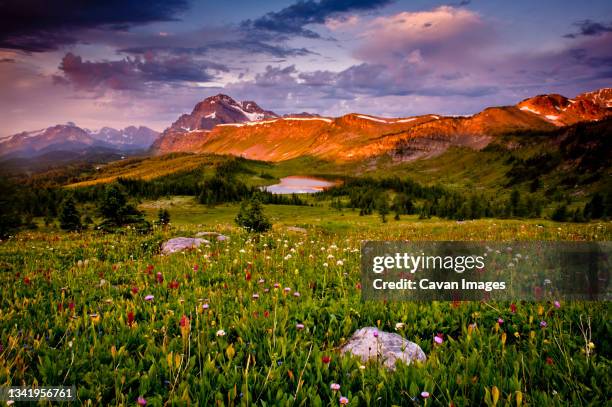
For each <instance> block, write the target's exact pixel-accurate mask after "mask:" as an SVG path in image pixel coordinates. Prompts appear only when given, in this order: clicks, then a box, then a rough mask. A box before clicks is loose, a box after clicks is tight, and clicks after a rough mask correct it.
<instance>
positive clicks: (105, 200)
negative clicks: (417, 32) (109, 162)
mask: <svg viewBox="0 0 612 407" xmlns="http://www.w3.org/2000/svg"><path fill="white" fill-rule="evenodd" d="M98 211H99V212H100V215H101V216H102V223H101V224H100V228H101V229H103V230H106V231H113V230H114V229H115V228H118V227H121V226H126V225H133V226H135V227H136V228H137V229H138V230H140V231H142V232H145V231H147V230H149V228H150V225H149V222H147V221H146V220H145V219H144V214H143V213H142V212H141V211H139V210H138V209H136V207H135V206H134V205H132V204H130V203H129V202H128V201H127V196H126V194H125V192H124V190H123V188H122V187H120V186H119V185H116V184H110V185H108V186H107V187H106V189H105V190H104V193H103V195H102V198H101V199H100V201H99V203H98Z"/></svg>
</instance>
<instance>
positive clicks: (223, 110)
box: [152, 88, 612, 162]
mask: <svg viewBox="0 0 612 407" xmlns="http://www.w3.org/2000/svg"><path fill="white" fill-rule="evenodd" d="M611 115H612V89H610V88H604V89H600V90H598V91H595V92H588V93H584V94H581V95H578V96H576V97H574V98H573V99H570V98H567V97H564V96H562V95H558V94H548V95H538V96H535V97H531V98H528V99H525V100H523V101H521V102H519V103H518V104H516V105H514V106H501V107H490V108H486V109H484V110H483V111H482V112H479V113H477V114H474V115H470V116H442V115H436V114H429V115H421V116H411V117H399V118H387V117H378V116H372V115H368V114H358V113H351V114H347V115H344V116H341V117H321V116H317V115H312V114H307V113H306V114H299V115H289V116H283V117H281V116H279V115H277V114H275V113H273V112H271V111H267V110H264V109H262V108H261V107H259V106H258V105H257V104H256V103H255V102H237V101H235V100H234V99H232V98H231V97H229V96H227V95H221V94H220V95H216V96H213V97H209V98H207V99H204V100H203V101H201V102H200V103H198V104H197V105H196V106H195V108H194V109H193V111H192V112H191V114H184V115H182V116H181V117H180V118H179V119H178V120H177V121H176V122H174V123H173V124H172V125H171V126H170V127H169V128H167V129H166V130H165V131H164V132H163V133H162V134H161V135H160V137H159V138H158V139H157V140H156V141H155V142H154V143H153V146H152V152H153V153H154V154H158V155H159V154H166V153H170V152H196V153H206V152H207V153H218V154H233V155H238V156H242V157H245V158H250V159H257V160H265V161H283V160H288V159H292V158H297V157H301V156H313V157H317V158H321V159H324V160H329V161H334V162H349V161H355V160H364V159H369V158H371V157H380V156H382V155H387V156H390V157H391V158H392V159H393V160H395V161H400V162H401V161H412V160H415V159H419V158H430V157H433V156H436V155H439V154H441V153H442V152H444V151H446V149H448V148H449V147H450V146H465V147H470V148H473V149H482V148H484V147H486V146H487V145H488V144H489V143H490V142H491V141H492V140H493V139H494V138H495V136H498V135H502V134H509V133H516V132H521V131H553V130H555V129H557V128H560V127H564V126H569V125H572V124H575V123H578V122H589V121H599V120H602V119H605V118H607V117H609V116H611Z"/></svg>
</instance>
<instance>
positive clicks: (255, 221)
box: [235, 194, 272, 233]
mask: <svg viewBox="0 0 612 407" xmlns="http://www.w3.org/2000/svg"><path fill="white" fill-rule="evenodd" d="M235 222H236V224H237V225H238V226H241V227H243V228H245V229H246V230H247V231H249V232H258V233H261V232H266V231H268V230H270V228H271V227H272V224H271V223H270V221H269V220H268V218H267V217H266V215H265V214H264V212H263V207H262V205H261V202H260V200H259V196H258V195H257V194H254V195H253V196H252V197H251V198H250V199H245V200H244V201H242V203H241V204H240V210H239V211H238V215H236V219H235Z"/></svg>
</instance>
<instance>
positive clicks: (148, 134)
mask: <svg viewBox="0 0 612 407" xmlns="http://www.w3.org/2000/svg"><path fill="white" fill-rule="evenodd" d="M157 136H158V133H157V132H155V131H154V130H151V129H149V128H147V127H142V126H141V127H134V126H130V127H126V128H125V129H123V130H115V129H112V128H110V127H104V128H102V129H100V130H99V131H91V130H86V129H82V128H80V127H78V126H76V125H75V124H74V123H67V124H58V125H56V126H51V127H47V128H46V129H40V130H35V131H24V132H21V133H17V134H15V135H12V136H9V137H7V138H5V139H3V140H2V141H0V156H4V157H22V158H31V157H38V156H42V155H46V157H45V158H46V160H47V161H49V160H50V158H52V157H60V156H61V157H63V158H62V160H61V161H65V159H66V158H67V157H66V154H67V153H79V154H81V155H82V154H88V153H92V152H94V153H95V154H98V153H97V152H98V151H104V152H105V153H104V154H105V155H108V154H109V153H110V152H113V153H115V154H119V153H122V152H127V151H133V150H146V149H148V148H149V147H150V145H151V143H152V142H153V140H155V138H156V137H157ZM53 152H60V154H49V153H53Z"/></svg>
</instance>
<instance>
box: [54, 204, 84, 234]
mask: <svg viewBox="0 0 612 407" xmlns="http://www.w3.org/2000/svg"><path fill="white" fill-rule="evenodd" d="M59 222H60V228H62V229H64V230H80V229H81V228H82V225H81V214H80V213H79V211H78V210H77V208H76V204H75V203H74V198H73V197H72V196H69V197H67V198H66V199H65V200H64V202H62V206H61V207H60V214H59Z"/></svg>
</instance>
